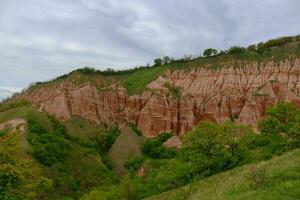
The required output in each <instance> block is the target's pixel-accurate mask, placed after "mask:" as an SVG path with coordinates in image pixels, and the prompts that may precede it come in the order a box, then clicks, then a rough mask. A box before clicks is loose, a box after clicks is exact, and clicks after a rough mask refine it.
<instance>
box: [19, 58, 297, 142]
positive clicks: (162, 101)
mask: <svg viewBox="0 0 300 200" xmlns="http://www.w3.org/2000/svg"><path fill="white" fill-rule="evenodd" d="M299 74H300V59H293V60H288V59H287V60H285V61H282V62H279V63H273V62H268V63H265V64H260V65H259V64H258V63H256V62H244V63H241V64H240V66H238V67H237V66H235V67H230V66H229V67H225V68H221V69H217V70H209V69H205V68H200V67H199V68H195V69H192V70H190V71H184V70H176V71H173V72H171V71H167V72H166V73H165V74H164V75H163V76H160V77H158V78H157V79H156V80H154V81H152V82H151V83H149V84H148V85H147V87H148V88H149V89H150V91H153V92H149V91H145V92H143V93H142V94H140V95H134V96H129V95H127V93H126V90H125V89H124V88H118V89H115V90H113V91H107V92H105V91H98V90H97V88H96V87H95V86H94V85H93V84H91V83H86V84H74V83H72V82H70V81H63V82H61V83H58V84H51V85H45V86H42V87H39V88H37V89H34V90H28V91H26V92H24V93H23V94H22V95H20V96H19V97H18V98H26V99H28V100H29V101H31V102H33V103H34V104H35V105H37V106H38V107H39V108H40V109H41V110H45V111H47V112H49V113H51V114H53V115H55V116H56V117H57V118H59V119H62V120H64V119H68V118H70V117H71V116H72V115H79V116H81V117H83V118H86V119H88V120H91V121H93V122H96V123H102V122H104V123H107V124H113V123H122V122H125V121H131V122H135V123H136V124H137V126H138V128H139V129H140V130H141V131H142V133H143V134H144V135H145V136H147V137H154V136H156V135H157V134H158V133H160V132H163V131H173V132H174V133H175V134H177V135H181V134H183V133H185V132H187V131H188V130H190V129H191V128H192V127H193V125H195V124H196V123H198V122H199V121H201V120H210V121H214V122H224V121H226V120H233V121H235V122H237V123H246V124H250V125H252V126H254V127H255V125H256V123H257V121H258V120H260V119H261V118H262V117H264V115H265V110H266V108H267V107H268V106H273V105H274V104H276V103H277V102H278V101H287V102H291V103H292V104H294V105H296V106H297V107H299V108H300V97H299V95H300V94H299V93H300V82H299ZM166 83H168V84H169V85H172V86H174V87H177V88H179V89H180V93H181V97H180V99H178V98H175V97H173V96H172V93H171V92H170V91H169V89H168V88H166V87H165V85H166Z"/></svg>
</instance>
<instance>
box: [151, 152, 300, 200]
mask: <svg viewBox="0 0 300 200" xmlns="http://www.w3.org/2000/svg"><path fill="white" fill-rule="evenodd" d="M299 197H300V150H295V151H293V152H290V153H287V154H284V155H282V156H279V157H275V158H273V159H271V160H269V161H264V162H260V163H258V164H251V165H246V166H242V167H238V168H235V169H233V170H230V171H227V172H224V173H221V174H217V175H215V176H212V177H210V178H206V179H204V180H201V181H197V182H194V183H191V184H189V185H187V186H185V187H182V188H180V189H177V190H173V191H170V192H166V193H163V194H161V195H158V196H154V197H151V198H148V200H184V199H191V200H192V199H195V200H196V199H201V200H206V199H207V200H210V199H214V200H219V199H220V200H221V199H222V200H233V199H234V200H238V199H241V200H242V199H243V200H244V199H249V200H252V199H261V200H263V199H265V200H267V199H268V200H271V199H272V200H282V199H286V200H295V199H298V198H299Z"/></svg>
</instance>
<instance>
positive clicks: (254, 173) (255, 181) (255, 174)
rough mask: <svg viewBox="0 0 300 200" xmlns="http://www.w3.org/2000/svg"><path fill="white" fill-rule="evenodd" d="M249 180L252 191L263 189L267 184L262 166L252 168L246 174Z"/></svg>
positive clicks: (266, 175) (266, 176) (266, 174)
mask: <svg viewBox="0 0 300 200" xmlns="http://www.w3.org/2000/svg"><path fill="white" fill-rule="evenodd" d="M248 176H249V180H250V187H252V188H254V189H259V188H263V187H265V186H266V185H267V183H268V179H269V178H268V173H267V169H266V168H265V167H264V166H261V167H256V166H253V167H251V169H250V172H249V174H248Z"/></svg>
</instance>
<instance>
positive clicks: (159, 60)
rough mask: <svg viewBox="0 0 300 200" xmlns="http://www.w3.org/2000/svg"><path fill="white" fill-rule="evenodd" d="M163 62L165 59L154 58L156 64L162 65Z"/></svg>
mask: <svg viewBox="0 0 300 200" xmlns="http://www.w3.org/2000/svg"><path fill="white" fill-rule="evenodd" d="M162 64H163V60H162V59H160V58H156V59H154V66H160V65H162Z"/></svg>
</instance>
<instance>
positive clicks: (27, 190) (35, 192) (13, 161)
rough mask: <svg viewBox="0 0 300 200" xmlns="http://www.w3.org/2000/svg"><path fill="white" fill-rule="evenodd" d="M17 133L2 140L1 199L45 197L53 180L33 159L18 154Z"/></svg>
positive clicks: (0, 144) (0, 151)
mask: <svg viewBox="0 0 300 200" xmlns="http://www.w3.org/2000/svg"><path fill="white" fill-rule="evenodd" d="M16 134H17V133H9V134H8V135H7V136H5V137H4V138H1V140H0V199H43V197H42V195H43V193H44V192H45V191H46V190H48V189H50V188H51V187H52V181H51V180H50V179H47V178H44V177H43V176H41V175H40V171H39V169H38V168H37V167H36V166H35V165H34V164H33V162H32V161H31V160H29V159H21V158H19V156H17V153H18V149H17V147H18V136H17V135H16Z"/></svg>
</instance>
